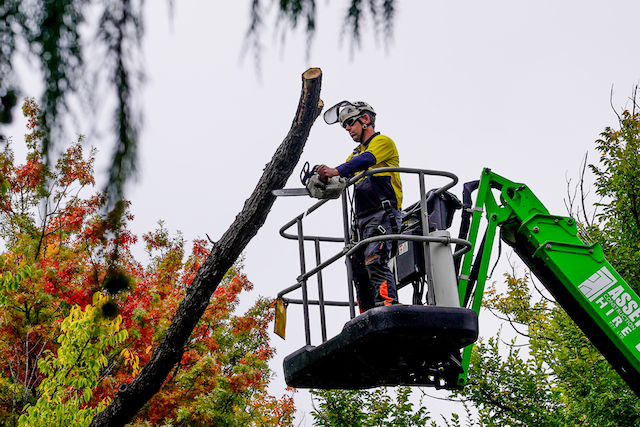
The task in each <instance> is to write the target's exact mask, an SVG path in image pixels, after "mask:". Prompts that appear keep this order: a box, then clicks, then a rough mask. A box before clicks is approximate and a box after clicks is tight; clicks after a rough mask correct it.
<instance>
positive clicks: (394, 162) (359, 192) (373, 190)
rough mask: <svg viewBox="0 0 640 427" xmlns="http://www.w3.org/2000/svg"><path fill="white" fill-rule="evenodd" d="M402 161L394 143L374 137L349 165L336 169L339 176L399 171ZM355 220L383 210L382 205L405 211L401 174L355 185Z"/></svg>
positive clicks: (387, 174) (355, 152)
mask: <svg viewBox="0 0 640 427" xmlns="http://www.w3.org/2000/svg"><path fill="white" fill-rule="evenodd" d="M399 166H400V157H399V156H398V150H397V149H396V144H395V143H394V142H393V140H392V139H391V138H389V137H387V136H384V135H380V133H379V132H378V133H375V134H374V135H373V136H372V137H371V138H369V139H368V140H367V141H365V142H364V143H362V144H360V145H358V147H356V149H355V150H353V153H352V154H351V155H350V156H349V158H348V159H347V161H346V162H345V163H343V164H341V165H340V166H338V167H337V168H336V169H338V172H339V173H340V176H345V177H346V176H351V175H354V174H356V173H358V172H362V171H364V170H367V169H375V168H383V167H399ZM355 199H356V216H358V217H364V216H366V215H369V214H371V213H373V212H376V211H378V210H380V209H381V208H382V206H381V203H382V202H381V201H382V200H385V199H386V200H389V201H390V202H391V205H392V206H394V207H396V208H398V209H401V208H402V183H401V182H400V174H399V173H398V172H382V173H377V174H374V175H371V176H368V177H366V178H364V179H361V180H360V181H358V182H357V183H356V185H355Z"/></svg>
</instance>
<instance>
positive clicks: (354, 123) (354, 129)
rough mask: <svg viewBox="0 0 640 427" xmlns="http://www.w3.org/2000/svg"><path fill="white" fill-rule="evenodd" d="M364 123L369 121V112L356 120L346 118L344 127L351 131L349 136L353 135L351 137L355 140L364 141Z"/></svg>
mask: <svg viewBox="0 0 640 427" xmlns="http://www.w3.org/2000/svg"><path fill="white" fill-rule="evenodd" d="M364 123H369V115H367V114H364V115H362V116H361V117H358V118H356V119H355V120H346V121H345V123H344V128H345V129H346V130H347V132H349V136H351V139H353V140H354V141H355V142H362V135H363V134H364V132H363V129H362V125H363V124H364Z"/></svg>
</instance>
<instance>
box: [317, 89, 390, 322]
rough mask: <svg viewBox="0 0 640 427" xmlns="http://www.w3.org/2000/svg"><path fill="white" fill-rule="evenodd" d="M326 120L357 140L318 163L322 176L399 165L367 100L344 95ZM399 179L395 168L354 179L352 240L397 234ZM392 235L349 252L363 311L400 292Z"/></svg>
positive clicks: (385, 302) (323, 177) (383, 303)
mask: <svg viewBox="0 0 640 427" xmlns="http://www.w3.org/2000/svg"><path fill="white" fill-rule="evenodd" d="M324 120H325V122H326V123H327V124H334V123H338V122H340V124H341V125H342V127H343V128H344V129H346V130H347V132H349V136H351V139H353V140H354V141H355V142H356V143H358V146H357V147H356V148H355V150H353V153H351V155H350V156H349V158H348V159H347V161H346V162H345V163H343V164H341V165H339V166H337V167H335V168H331V167H328V166H326V165H319V166H318V167H317V169H316V172H317V173H318V175H320V178H321V179H324V180H327V179H329V178H331V177H334V176H341V177H345V178H346V177H351V176H354V175H355V174H356V173H358V172H362V171H365V170H367V169H376V168H382V167H398V166H400V159H399V156H398V150H397V149H396V145H395V143H394V142H393V140H391V138H389V137H387V136H384V135H381V134H380V133H379V132H376V131H375V129H374V127H375V120H376V112H375V111H374V109H373V108H372V107H371V106H370V105H369V104H367V103H366V102H361V101H358V102H353V103H352V102H349V101H342V102H339V103H338V104H336V105H334V106H333V107H331V108H330V109H328V110H327V111H326V112H325V113H324ZM401 206H402V183H401V182H400V175H399V173H398V172H381V173H377V174H374V175H369V176H367V177H365V178H363V179H361V180H360V181H358V182H357V183H356V184H355V222H356V227H355V228H356V229H355V230H354V231H355V233H357V236H355V240H356V241H360V240H363V239H367V238H369V237H374V236H379V235H384V234H399V230H400V227H401V223H402V215H401V212H400V209H401ZM396 246H397V245H396V241H390V240H388V241H377V242H372V243H369V244H368V245H367V246H366V247H365V248H364V249H363V250H359V251H357V252H356V253H355V254H354V255H353V256H352V258H351V261H352V266H353V276H354V282H355V286H356V292H357V295H358V306H359V307H360V312H361V313H363V312H365V311H367V310H370V309H372V308H374V307H377V306H383V305H393V304H398V294H397V290H396V283H395V278H394V275H393V272H392V271H391V269H390V268H389V265H388V263H389V259H390V258H391V257H392V256H393V255H394V254H393V252H395V248H396Z"/></svg>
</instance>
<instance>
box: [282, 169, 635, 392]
mask: <svg viewBox="0 0 640 427" xmlns="http://www.w3.org/2000/svg"><path fill="white" fill-rule="evenodd" d="M384 169H385V170H386V169H388V170H395V171H398V172H401V173H405V174H413V175H417V177H418V181H419V188H420V197H419V201H418V202H417V203H416V204H414V205H412V206H410V207H409V208H407V209H405V210H404V211H403V227H402V230H401V231H400V233H399V234H397V235H385V236H377V237H374V238H372V239H378V240H382V239H395V240H398V247H399V250H398V255H397V256H396V257H395V260H394V266H395V272H396V276H397V282H398V286H399V287H400V288H402V287H404V286H407V285H409V284H410V285H412V286H413V301H412V304H404V305H400V306H390V307H379V308H375V309H373V310H369V311H367V312H365V313H364V314H361V315H359V316H356V315H355V303H354V297H353V285H352V277H351V267H350V264H349V257H348V256H349V255H350V254H351V253H353V252H354V251H355V250H358V249H359V248H361V247H362V246H363V245H366V244H367V243H369V241H370V240H371V239H368V240H363V241H359V242H358V241H353V240H352V239H351V237H350V236H351V233H350V211H349V197H348V188H349V187H350V186H351V185H352V184H353V183H355V182H356V181H357V180H359V179H361V178H363V177H364V176H366V175H368V174H372V173H373V172H372V171H367V172H364V173H362V174H360V175H358V176H356V177H354V178H352V179H351V180H349V182H348V183H347V190H345V192H344V193H343V195H342V210H343V227H342V228H343V236H340V237H323V236H309V235H305V234H304V232H303V220H304V219H305V218H306V217H307V216H309V215H310V214H311V213H313V212H314V211H315V210H317V209H318V208H320V207H321V206H322V205H324V204H325V203H327V202H328V201H329V200H321V201H320V202H318V203H316V204H315V205H313V206H312V207H311V208H309V209H308V210H307V211H306V212H304V213H303V214H301V215H299V216H298V217H296V218H295V219H294V220H292V221H290V222H289V223H287V224H286V225H285V226H283V227H282V229H281V230H280V234H281V235H282V236H283V237H285V238H288V239H294V240H297V241H298V244H299V252H300V268H301V274H300V276H298V278H297V281H296V284H295V285H293V286H291V287H289V288H287V289H285V290H283V291H282V292H280V293H279V294H278V299H277V306H278V308H279V312H280V313H284V307H286V306H287V305H288V304H292V303H293V304H301V305H302V307H303V316H304V326H305V338H306V345H305V346H303V347H302V348H300V349H299V350H298V351H296V352H294V353H293V354H291V355H289V356H287V357H285V359H284V372H285V380H286V382H287V384H289V385H290V386H294V387H299V388H342V389H362V388H370V387H376V386H382V385H390V386H394V385H423V386H433V387H436V388H446V389H458V388H461V387H463V386H464V385H465V384H466V382H467V370H468V367H469V361H470V357H471V350H472V348H473V343H474V342H475V341H476V339H477V337H478V313H479V310H480V306H481V302H482V296H483V293H484V288H485V282H486V280H487V272H488V268H489V265H490V261H491V259H490V258H491V251H492V247H493V246H494V241H495V238H496V233H497V232H498V231H499V233H500V236H499V238H500V239H501V240H502V241H503V242H505V243H507V244H508V245H510V246H511V247H512V248H513V249H514V251H515V252H516V253H517V254H518V256H519V257H520V258H521V259H522V260H523V261H524V262H525V264H526V265H527V266H528V267H529V268H530V269H531V271H532V272H533V273H534V274H535V275H536V276H537V277H538V279H539V280H540V281H541V282H542V283H543V284H544V286H545V287H546V288H547V289H548V290H549V292H550V293H551V294H552V295H553V296H554V298H555V299H556V300H557V301H558V302H559V304H560V305H561V306H562V307H563V308H564V309H565V310H566V311H567V313H568V314H569V315H570V316H571V318H572V319H573V320H574V321H575V322H576V324H578V326H579V327H580V328H581V329H582V330H583V331H584V333H585V334H586V335H587V336H588V337H589V339H590V340H591V341H592V342H593V343H594V345H595V346H596V347H597V348H598V350H599V351H600V352H601V353H602V354H603V355H604V356H605V358H606V359H607V360H608V361H609V363H611V365H612V366H613V367H614V368H615V369H616V370H617V372H618V373H619V374H620V375H621V377H622V378H623V379H624V380H625V381H626V382H627V384H629V386H630V387H631V388H632V389H633V390H634V392H635V393H636V394H638V395H640V298H639V297H638V295H637V294H636V293H635V292H634V291H633V290H632V289H631V288H630V287H629V285H627V283H626V282H625V281H624V279H623V278H622V277H620V275H619V274H618V273H617V272H616V271H615V270H614V269H613V268H612V267H611V265H610V264H609V263H608V261H607V260H606V259H605V257H604V255H603V250H602V247H601V246H600V245H599V244H597V243H594V244H586V243H584V242H583V241H582V240H581V239H580V238H579V237H578V224H577V223H576V221H575V219H573V218H570V217H564V216H559V215H551V214H549V212H548V211H547V209H546V208H545V207H544V205H543V204H542V203H541V202H540V200H538V198H537V197H536V196H535V195H534V194H533V192H532V191H531V190H530V189H529V187H527V186H526V185H525V184H520V183H515V182H512V181H509V180H507V179H505V178H503V177H501V176H500V175H498V174H496V173H494V172H493V171H491V170H490V169H484V171H483V172H482V176H481V178H480V180H479V181H474V182H471V183H467V184H465V185H464V189H463V203H460V202H459V201H458V199H457V198H456V197H455V196H453V195H452V194H451V193H450V192H449V191H448V190H449V189H450V188H451V187H453V186H454V185H455V184H456V183H457V181H458V179H457V177H456V176H455V175H453V174H450V173H447V172H441V171H431V170H422V169H409V168H384ZM380 171H383V170H382V169H379V170H377V171H376V172H380ZM427 176H429V177H430V176H439V177H445V178H448V179H449V182H448V183H447V184H446V185H443V186H441V187H439V188H437V189H434V190H431V191H428V192H427V191H426V190H425V188H426V186H425V178H426V177H427ZM474 192H475V193H476V197H475V204H472V203H471V195H472V193H474ZM460 207H462V221H461V226H460V233H459V236H458V237H457V238H453V237H450V236H449V233H448V231H446V230H447V228H449V226H450V225H451V219H452V216H453V213H454V212H455V211H456V210H457V209H458V208H460ZM293 225H297V233H296V234H290V233H287V230H288V229H289V228H291V227H292V226H293ZM481 228H482V230H484V235H483V237H481V234H482V233H481ZM305 242H313V243H314V250H315V260H316V265H315V267H314V268H312V269H310V270H309V271H307V269H306V262H305V246H306V245H305ZM328 242H332V243H334V244H335V243H342V244H343V245H342V249H341V250H340V251H339V252H338V253H337V254H335V255H333V256H331V257H330V258H328V259H326V260H322V257H321V253H320V246H321V244H324V243H328ZM453 244H455V245H456V247H455V249H454V248H452V245H453ZM342 258H344V259H345V264H346V267H347V294H348V297H349V298H348V301H325V300H324V297H323V295H324V286H323V278H322V271H323V269H324V268H325V267H327V266H328V265H330V264H332V263H334V262H335V261H337V260H339V259H342ZM312 276H316V278H317V284H318V291H317V296H318V297H317V299H314V298H310V297H309V288H308V281H309V279H310V278H311V277H312ZM298 289H300V290H301V291H302V298H301V299H295V298H291V297H287V295H288V294H290V293H291V292H293V291H296V290H298ZM425 293H426V298H425V300H424V301H423V298H422V297H423V295H424V294H425ZM310 306H318V308H319V314H320V327H321V331H322V343H321V344H319V345H317V346H314V345H312V344H311V333H310V322H309V309H310ZM327 306H344V307H348V308H349V309H350V315H351V320H349V321H348V322H347V323H346V324H345V326H344V328H343V329H342V332H341V333H339V334H338V335H337V336H335V337H333V338H330V339H327V336H326V314H325V308H326V307H327ZM281 320H282V318H281V317H278V318H277V322H276V323H277V325H276V327H277V328H278V329H281V330H282V328H283V326H282V323H281ZM281 333H282V332H281Z"/></svg>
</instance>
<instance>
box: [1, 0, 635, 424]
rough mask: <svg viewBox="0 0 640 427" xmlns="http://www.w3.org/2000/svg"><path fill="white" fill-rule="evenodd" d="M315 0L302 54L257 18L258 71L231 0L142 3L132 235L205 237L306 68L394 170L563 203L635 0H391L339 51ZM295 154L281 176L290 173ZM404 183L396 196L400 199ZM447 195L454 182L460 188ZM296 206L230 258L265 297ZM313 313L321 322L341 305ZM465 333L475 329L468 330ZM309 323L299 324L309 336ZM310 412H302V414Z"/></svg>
mask: <svg viewBox="0 0 640 427" xmlns="http://www.w3.org/2000/svg"><path fill="white" fill-rule="evenodd" d="M265 3H270V2H269V1H266V2H265ZM221 4H223V6H220V5H221ZM317 7H318V12H319V15H318V19H317V28H318V31H317V34H316V37H315V41H314V44H313V50H312V54H311V59H310V61H307V60H306V59H305V58H306V57H305V35H304V34H303V32H302V31H298V32H296V33H295V34H293V35H291V34H290V35H289V36H288V37H287V41H286V44H285V46H284V47H282V46H281V45H280V44H279V43H278V40H279V38H278V36H274V32H273V31H271V29H272V27H273V24H272V23H273V22H274V20H273V19H267V20H266V24H267V26H268V27H269V29H268V31H265V37H264V39H263V44H264V51H263V63H262V72H261V76H260V78H258V77H257V75H256V73H255V69H254V64H253V62H252V60H251V57H247V58H246V59H245V61H244V63H241V62H240V60H239V59H240V53H241V48H242V45H243V41H244V34H245V32H246V29H247V26H248V20H249V1H248V0H238V1H232V2H222V3H221V2H206V1H197V0H177V1H175V15H174V17H173V20H170V19H169V17H168V9H167V6H166V4H165V2H158V1H155V2H146V3H145V8H146V15H145V20H146V36H145V40H146V41H145V63H146V70H147V74H148V83H147V85H146V87H145V88H144V92H143V102H144V109H145V128H144V133H143V134H142V139H141V146H140V176H139V180H138V182H137V183H136V184H135V185H134V186H133V187H132V188H131V191H130V192H129V199H131V200H132V202H133V205H132V210H133V213H134V214H135V216H136V217H135V220H134V222H133V223H132V224H131V228H132V229H133V231H134V232H135V233H137V234H138V235H139V236H141V235H142V234H143V233H144V232H147V231H149V230H152V229H153V228H155V225H156V222H157V221H158V220H159V219H162V220H164V221H165V222H166V227H168V228H169V229H170V230H181V231H182V232H183V233H184V235H185V237H186V238H187V239H189V240H190V239H193V238H196V237H205V233H207V234H208V235H209V236H210V237H211V238H212V239H213V240H217V239H218V238H219V237H220V235H221V234H222V233H223V232H224V231H225V230H226V229H227V227H228V226H229V225H230V224H231V222H232V221H233V219H234V218H235V216H236V214H237V213H238V212H239V211H240V209H241V208H242V206H243V204H244V201H245V200H246V199H247V198H248V197H249V195H250V194H251V192H252V190H253V188H254V186H255V184H256V183H257V181H258V179H259V177H260V175H261V173H262V170H263V167H264V165H265V164H266V163H268V162H269V160H270V159H271V156H272V154H273V153H274V151H275V149H276V148H277V147H278V145H279V144H280V143H281V141H282V140H283V138H284V137H285V135H286V133H287V132H288V130H289V127H290V125H291V121H292V119H293V115H294V113H295V110H296V106H297V102H298V98H299V94H300V88H301V79H300V76H301V74H302V73H303V72H304V71H305V70H306V69H307V68H309V67H320V68H321V69H322V71H323V88H322V93H321V98H322V99H323V100H324V102H325V105H326V106H327V107H328V106H331V105H333V104H335V103H336V102H338V101H341V100H343V99H347V100H351V101H357V100H363V101H366V102H369V103H370V104H371V105H372V106H373V107H374V108H375V109H376V111H377V112H378V119H377V126H376V130H378V131H381V132H382V133H384V134H386V135H388V136H390V137H391V138H392V139H394V141H395V142H396V145H397V147H398V150H399V152H400V159H401V165H402V166H407V167H418V168H426V169H439V170H447V171H451V172H453V173H456V174H457V175H458V176H459V177H460V182H466V181H470V180H474V179H478V178H479V176H480V172H481V171H482V168H483V167H491V168H492V169H493V170H494V171H496V172H497V173H499V174H501V175H503V176H505V177H507V178H509V179H511V180H514V181H519V182H524V183H526V184H528V185H529V186H530V187H531V188H532V189H533V191H534V192H535V193H536V195H537V196H538V197H539V198H540V199H541V200H542V201H543V203H545V204H546V206H547V208H548V209H549V210H550V211H551V212H554V213H558V214H565V213H566V211H565V209H564V204H563V198H564V197H565V195H566V181H565V177H566V176H569V177H573V178H575V177H576V176H577V171H578V167H579V164H580V161H581V158H582V156H584V154H585V153H586V152H587V151H589V153H590V160H591V161H592V162H595V161H596V159H597V155H596V153H595V151H594V150H593V148H594V141H595V140H596V139H597V138H598V136H599V134H600V133H601V132H602V131H603V130H604V129H605V127H607V126H616V125H617V119H616V116H615V114H614V112H613V110H612V108H611V106H610V92H611V88H612V87H613V89H614V94H613V101H612V102H613V105H614V106H616V108H617V109H618V111H619V110H620V107H623V106H625V105H629V104H628V102H627V99H628V96H629V95H630V94H631V91H632V89H633V87H634V85H636V84H637V83H638V82H639V81H640V55H639V54H638V40H640V22H639V21H638V19H637V17H638V13H639V12H640V4H639V3H638V2H637V1H635V0H619V1H608V2H604V1H595V0H587V1H584V0H583V1H577V0H567V1H562V2H558V1H550V0H540V1H535V2H524V1H513V0H512V1H506V0H502V1H501V0H485V1H469V0H461V1H455V2H442V1H440V2H435V1H427V2H417V1H414V2H409V1H406V0H405V1H402V0H398V5H397V15H396V20H395V32H394V40H393V42H392V44H391V46H390V49H389V50H388V53H387V52H385V50H384V49H383V48H382V44H381V43H377V44H376V42H375V40H374V37H373V35H372V32H371V31H365V33H364V40H363V44H362V49H361V50H360V51H358V52H356V54H355V55H354V57H353V59H351V55H350V50H349V44H348V40H345V41H344V43H342V47H340V33H341V31H340V28H341V23H342V17H343V14H344V12H345V2H343V1H338V0H334V1H332V2H328V1H323V0H320V1H318V4H317ZM271 17H273V14H272V15H271ZM23 83H25V95H29V96H36V97H37V96H38V92H37V87H38V86H37V85H32V86H29V82H23ZM29 90H31V91H33V93H30V92H29ZM22 123H23V122H21V121H19V120H18V121H16V124H15V125H14V126H12V127H11V128H10V130H9V132H8V133H9V134H10V135H11V134H13V135H14V139H15V140H16V141H19V138H20V135H22V134H23V133H24V132H23V130H22V129H24V127H23V124H22ZM13 129H16V130H15V131H14V132H11V130H13ZM88 143H89V144H91V143H96V144H98V142H95V141H93V142H92V141H88ZM100 144H104V143H100ZM15 145H18V144H17V143H16V144H14V146H15ZM98 148H99V149H100V150H101V153H102V155H103V156H105V157H106V154H108V153H110V149H109V148H106V147H105V146H104V145H98ZM352 148H353V142H352V141H351V140H350V138H349V137H348V135H347V134H346V132H344V131H343V130H342V129H341V128H340V127H339V126H327V125H326V124H324V122H323V121H322V120H321V119H319V120H318V122H317V123H316V124H315V125H314V128H313V129H312V131H311V135H310V137H309V140H308V143H307V146H306V148H305V151H304V153H303V156H302V163H303V162H304V161H307V160H308V161H309V162H310V163H311V164H317V163H326V164H329V165H331V166H335V165H337V164H339V163H341V162H342V161H344V159H345V158H346V157H347V155H348V154H349V153H350V152H351V150H352ZM302 163H301V164H300V165H299V166H298V167H297V168H296V171H295V172H294V174H293V175H292V178H291V179H290V181H289V185H288V187H299V186H300V184H299V181H298V178H297V177H298V173H299V170H300V168H301V166H302ZM408 181H412V180H408ZM405 184H406V186H407V188H408V190H409V191H408V193H409V194H407V195H406V198H405V200H406V203H405V205H407V204H410V203H412V202H413V201H415V200H416V199H415V197H414V196H413V195H415V193H411V185H410V184H409V182H406V183H405ZM436 185H437V183H434V185H433V186H436ZM453 191H454V192H455V193H456V194H458V196H460V195H461V185H458V186H457V187H454V190H453ZM310 204H311V201H310V200H309V199H307V198H288V199H279V200H278V201H277V202H276V204H275V206H274V208H273V209H272V211H271V214H270V216H269V218H268V220H267V223H266V224H265V226H264V227H263V228H262V229H261V231H260V232H259V234H258V235H257V236H256V237H255V238H254V239H253V241H252V242H251V243H250V244H249V246H248V247H247V249H246V261H245V265H246V268H245V271H246V273H247V275H248V277H249V279H250V280H251V281H252V282H253V283H254V284H255V289H256V290H255V292H254V295H258V294H261V295H265V296H275V295H276V293H277V292H278V291H279V290H281V289H283V288H285V287H288V286H290V285H292V284H294V283H295V277H296V276H297V275H298V274H299V264H298V259H297V244H296V243H295V242H292V241H286V240H284V239H282V238H281V237H280V236H279V235H278V229H279V228H280V227H281V226H282V225H283V224H284V223H286V222H287V221H288V220H290V219H292V218H293V217H295V216H296V215H298V214H299V213H301V212H302V211H303V210H304V209H305V208H306V207H308V206H309V205H310ZM334 205H339V203H338V202H335V203H334ZM338 212H339V211H337V210H335V209H333V210H332V209H331V208H330V209H329V213H327V214H323V217H322V221H321V222H322V224H319V225H318V227H319V228H324V227H334V228H331V229H332V230H336V231H335V233H333V234H335V235H339V234H340V230H341V228H340V219H339V218H338V217H335V216H334V217H332V215H334V214H335V213H338ZM453 233H457V230H454V231H453ZM335 251H336V252H337V251H338V248H336V249H335ZM141 253H142V251H141ZM324 253H325V254H326V255H328V254H330V253H331V250H327V251H326V252H324ZM307 259H308V260H311V259H312V256H311V255H308V256H307ZM341 274H342V271H341V267H340V268H338V269H337V271H336V272H335V277H336V278H335V280H334V279H325V284H326V286H327V287H329V288H331V289H333V292H335V294H333V295H336V296H335V298H344V297H345V296H346V291H345V279H344V278H343V277H342V276H341ZM497 274H498V273H496V275H497ZM332 277H333V276H332ZM334 282H335V283H334ZM312 286H313V283H312ZM330 295H332V294H331V293H330ZM327 298H331V296H328V297H327ZM253 299H254V297H249V298H246V299H245V301H244V302H243V304H246V305H248V304H249V303H250V302H251V301H252V300H253ZM408 301H409V300H408V299H406V300H405V302H408ZM300 313H301V310H298V309H297V308H295V307H290V309H289V313H288V314H289V325H288V329H287V340H286V341H282V340H281V339H280V338H278V337H277V336H275V335H274V338H273V344H274V345H275V346H276V348H277V351H278V354H277V355H276V358H275V360H274V362H273V364H272V366H273V368H274V370H275V371H276V373H277V378H276V379H275V380H274V386H273V389H272V392H273V393H274V394H277V395H280V394H281V393H282V390H283V388H284V381H283V379H282V377H283V374H282V368H281V366H282V365H281V363H282V359H283V357H284V356H285V355H287V354H289V353H291V352H293V351H294V350H296V349H297V348H299V347H301V346H302V345H303V344H304V335H303V334H302V332H301V330H300V329H299V327H298V325H300V324H301V315H300ZM331 316H332V319H333V322H332V323H333V324H334V331H333V333H337V332H338V331H339V329H340V328H341V326H342V324H343V323H344V321H345V320H346V317H344V316H346V314H343V313H342V312H340V313H338V312H336V313H333V312H332V313H331ZM480 334H481V335H486V334H485V333H483V330H482V329H481V331H480ZM318 337H319V333H317V332H316V333H315V334H314V335H313V340H314V344H318V343H319V342H318V339H319V338H318ZM426 391H427V392H428V393H430V394H431V393H433V394H435V392H432V390H426ZM439 395H443V394H439ZM297 396H298V397H297V399H296V404H297V406H298V407H299V408H300V409H301V410H302V411H303V412H308V411H309V410H310V403H309V398H308V395H307V394H306V393H304V392H301V393H299V394H298V395H297ZM426 404H427V406H428V408H429V410H430V412H431V413H432V414H433V415H437V414H439V413H440V411H441V409H442V408H443V405H442V403H440V402H439V401H435V400H427V401H426ZM442 410H443V411H444V412H445V413H446V411H447V409H442ZM459 411H460V412H462V408H459ZM300 418H301V417H300ZM311 424H312V422H311V416H310V414H308V413H307V415H306V418H305V419H304V420H303V421H302V425H311Z"/></svg>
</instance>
